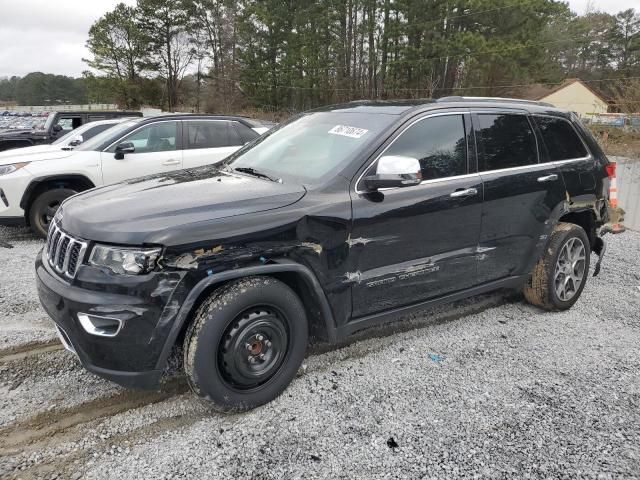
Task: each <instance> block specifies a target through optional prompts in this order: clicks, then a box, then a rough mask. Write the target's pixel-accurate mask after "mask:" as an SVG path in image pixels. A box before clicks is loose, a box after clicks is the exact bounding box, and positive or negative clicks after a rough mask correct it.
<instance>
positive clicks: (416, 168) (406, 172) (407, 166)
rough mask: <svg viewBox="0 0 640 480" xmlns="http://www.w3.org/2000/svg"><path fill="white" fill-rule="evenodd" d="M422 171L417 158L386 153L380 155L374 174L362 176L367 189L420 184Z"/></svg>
mask: <svg viewBox="0 0 640 480" xmlns="http://www.w3.org/2000/svg"><path fill="white" fill-rule="evenodd" d="M421 182H422V172H421V170H420V161H419V160H418V159H417V158H412V157H403V156H400V155H388V156H385V157H380V159H379V160H378V164H377V166H376V173H375V175H369V176H367V177H364V183H365V185H366V186H367V189H369V190H378V189H380V188H398V187H411V186H413V185H420V183H421Z"/></svg>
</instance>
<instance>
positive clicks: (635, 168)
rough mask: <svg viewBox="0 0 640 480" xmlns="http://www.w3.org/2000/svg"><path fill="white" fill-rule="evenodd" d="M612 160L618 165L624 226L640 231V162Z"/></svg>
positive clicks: (619, 202) (619, 199)
mask: <svg viewBox="0 0 640 480" xmlns="http://www.w3.org/2000/svg"><path fill="white" fill-rule="evenodd" d="M610 158H611V160H612V161H615V162H616V163H617V167H616V178H617V180H618V204H619V205H620V208H622V209H623V210H624V211H625V215H624V225H625V226H626V227H628V228H631V229H633V230H640V160H631V159H628V158H623V157H610Z"/></svg>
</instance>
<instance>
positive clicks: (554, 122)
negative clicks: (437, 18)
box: [10, 97, 614, 411]
mask: <svg viewBox="0 0 640 480" xmlns="http://www.w3.org/2000/svg"><path fill="white" fill-rule="evenodd" d="M209 120H210V121H209V122H208V121H207V119H205V118H195V117H194V118H188V119H185V118H184V117H167V118H164V119H162V120H161V121H159V120H158V121H154V122H149V123H145V122H142V121H141V122H137V123H130V124H123V125H122V127H120V126H118V127H115V128H125V129H126V131H125V132H123V135H121V136H120V137H119V139H118V140H117V141H112V140H108V141H107V140H105V139H104V138H101V139H98V137H96V138H94V139H93V140H92V141H89V142H86V143H85V144H83V145H82V146H80V147H79V149H80V150H82V152H78V154H74V156H73V157H70V158H69V159H68V161H67V164H69V162H71V158H76V159H84V158H85V155H89V157H90V158H91V161H89V160H87V161H86V166H85V167H83V168H85V169H86V171H87V172H89V170H90V167H89V164H91V165H94V168H95V171H96V172H98V171H100V173H99V174H98V173H96V176H98V177H100V181H101V182H102V183H104V184H106V183H115V182H116V181H118V180H119V179H121V177H120V171H121V170H120V168H121V166H122V165H126V166H127V168H131V169H135V168H142V165H143V164H148V165H149V167H148V168H149V169H152V168H154V169H155V170H156V171H158V173H157V174H155V175H151V176H146V177H142V178H136V179H131V180H125V181H122V182H121V183H118V184H115V185H111V186H106V187H103V188H99V189H93V190H90V191H88V192H84V193H81V194H79V195H75V196H74V197H73V198H70V199H68V200H66V201H65V202H64V203H63V204H62V206H60V208H59V209H58V210H57V212H56V213H55V215H54V218H53V221H52V222H53V223H52V225H51V228H50V229H49V235H48V238H47V242H46V246H45V247H44V249H43V251H42V252H41V254H40V255H38V258H37V260H36V273H37V282H38V291H39V295H40V299H41V302H42V304H43V306H44V308H45V310H46V311H47V312H48V313H49V315H50V316H51V318H52V319H53V320H54V322H55V324H56V327H57V329H58V333H59V334H60V338H61V340H62V342H63V343H64V345H65V346H66V348H67V349H69V350H70V351H72V352H74V353H75V354H76V355H77V356H78V357H79V359H80V361H81V362H82V363H83V365H84V366H85V367H86V368H87V369H88V370H90V371H92V372H95V373H96V374H98V375H100V376H102V377H105V378H108V379H111V380H113V381H115V382H118V383H120V384H122V385H125V386H132V387H153V386H155V385H156V384H157V382H158V381H159V379H160V377H161V375H162V372H163V371H164V369H165V366H166V363H167V359H168V358H169V355H170V354H171V352H172V351H173V350H174V348H175V347H180V346H181V347H183V351H184V368H185V372H186V375H187V378H188V381H189V383H190V385H191V387H192V389H193V391H194V392H195V393H196V394H198V395H200V396H202V397H205V398H206V399H208V400H210V401H211V402H212V403H213V405H214V407H216V408H218V409H220V410H224V411H238V410H245V409H249V408H253V407H256V406H258V405H261V404H264V403H266V402H268V401H270V400H272V399H274V398H275V397H277V396H278V395H279V394H280V393H281V392H282V391H283V390H284V389H285V388H286V387H287V385H288V384H289V382H290V381H291V380H292V379H293V378H294V376H295V374H296V372H297V370H298V368H299V366H300V363H301V362H302V360H303V358H304V355H305V351H306V348H307V344H308V342H309V340H310V338H312V339H322V340H325V341H328V342H338V341H342V340H344V339H346V338H347V337H349V336H350V335H351V334H353V333H354V332H357V331H360V330H362V329H365V328H367V327H371V326H374V325H378V324H380V323H381V322H388V321H389V320H390V319H392V318H394V317H396V316H398V315H401V314H406V313H409V312H411V311H414V310H416V309H420V308H424V307H426V306H429V305H436V304H440V303H444V302H449V301H452V300H457V299H461V298H465V297H468V296H471V295H476V294H479V293H483V292H487V291H490V290H494V289H499V288H519V289H523V291H524V294H525V297H526V299H527V300H528V301H529V302H531V303H532V304H534V305H537V306H539V307H541V308H544V309H549V310H564V309H568V308H570V307H571V306H572V305H573V304H574V303H575V302H576V301H577V300H578V298H579V297H580V294H581V292H582V290H583V288H584V286H585V283H586V281H587V278H588V274H589V266H590V255H591V252H595V253H596V254H598V255H599V260H598V265H597V266H596V269H595V271H596V273H597V271H598V270H599V267H600V262H601V261H602V256H603V254H604V250H605V248H604V241H603V239H602V238H601V235H599V233H601V228H602V226H603V225H604V223H605V222H606V221H607V201H608V192H609V184H610V181H609V177H610V176H611V175H612V174H613V167H614V166H613V165H612V164H610V163H609V161H608V160H607V158H606V157H605V155H604V153H603V152H602V150H601V149H600V147H599V146H598V144H597V143H596V142H595V140H594V139H593V137H592V136H591V135H590V134H589V133H588V132H587V131H586V130H585V128H584V127H583V126H582V125H581V124H580V122H579V121H578V120H577V118H576V117H575V116H574V115H573V114H570V113H568V112H564V111H561V110H558V109H555V108H552V107H551V106H549V105H546V104H541V103H535V102H521V101H513V100H504V99H502V100H499V99H498V100H497V99H465V98H460V97H453V98H446V99H442V100H440V101H434V102H410V101H407V102H400V101H398V102H355V103H349V104H345V105H338V106H332V107H327V108H324V109H318V110H314V111H311V112H308V113H306V114H303V115H300V116H298V117H296V118H295V119H293V120H291V121H290V122H288V123H286V124H285V125H282V126H280V127H279V128H277V129H273V130H271V131H269V132H267V133H266V134H265V135H263V136H261V137H260V138H258V139H256V140H255V141H254V142H252V143H251V144H250V145H247V146H245V147H244V148H241V149H240V150H238V151H237V152H235V153H233V154H232V155H230V156H229V157H228V159H227V160H225V161H224V162H221V163H218V164H214V165H211V163H212V162H211V161H210V160H211V158H212V157H211V154H210V153H208V152H207V153H206V156H207V159H208V160H209V161H204V159H203V158H202V156H201V155H200V153H204V152H203V151H202V150H200V148H201V147H205V146H211V143H210V141H211V139H212V138H214V137H215V138H220V136H223V138H226V140H223V142H226V143H225V144H226V145H228V146H227V147H219V148H223V149H224V148H227V149H228V150H224V151H222V150H221V151H220V156H221V157H222V156H223V155H227V154H228V153H229V151H230V150H231V149H235V148H237V147H238V145H239V144H240V143H241V142H244V141H245V140H249V139H250V138H249V136H251V135H249V133H250V132H249V130H250V129H249V128H248V125H246V124H244V123H243V122H242V120H241V119H239V118H232V117H228V118H216V119H209ZM125 125H127V126H126V127H125ZM214 125H216V126H220V125H224V129H222V130H217V129H216V130H215V133H214V130H213V129H214ZM244 127H247V128H244ZM143 129H144V130H146V131H143ZM223 132H224V133H223ZM244 135H247V136H246V137H245V136H244ZM237 144H238V145H237ZM89 152H90V153H89ZM179 152H181V153H182V154H180V153H179ZM192 154H193V156H191V155H192ZM135 155H140V157H138V158H136V159H135V161H134V157H135ZM89 157H87V158H89ZM122 162H125V163H122ZM35 163H36V166H34V167H33V168H37V164H38V162H35ZM41 163H45V162H41ZM80 163H83V161H81V162H80ZM196 164H204V166H201V167H197V168H187V169H184V170H177V169H178V168H179V167H180V166H182V167H193V166H195V165H196ZM31 168H32V167H31V165H29V166H25V167H24V168H23V169H21V170H20V171H22V170H26V169H31ZM20 171H15V172H13V173H11V174H10V175H13V177H14V178H15V179H18V178H20V176H21V175H20V173H19V172H20ZM28 175H33V173H32V172H29V173H28ZM87 175H89V173H87ZM93 178H95V177H93ZM24 183H26V181H24V182H23V184H24ZM69 193H71V192H69ZM422 380H423V379H421V381H422Z"/></svg>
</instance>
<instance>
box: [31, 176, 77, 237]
mask: <svg viewBox="0 0 640 480" xmlns="http://www.w3.org/2000/svg"><path fill="white" fill-rule="evenodd" d="M76 193H78V192H76V191H75V190H71V189H70V188H54V189H51V190H47V191H46V192H43V193H41V194H40V195H38V196H37V197H36V199H35V200H34V201H33V203H32V204H31V208H30V209H29V223H30V225H31V230H33V233H35V234H36V235H38V236H40V237H43V238H44V237H46V236H47V231H48V230H49V225H50V223H51V220H53V217H54V216H55V214H56V211H57V210H58V208H59V207H60V204H61V203H62V202H64V201H65V200H66V199H67V198H69V197H70V196H72V195H75V194H76Z"/></svg>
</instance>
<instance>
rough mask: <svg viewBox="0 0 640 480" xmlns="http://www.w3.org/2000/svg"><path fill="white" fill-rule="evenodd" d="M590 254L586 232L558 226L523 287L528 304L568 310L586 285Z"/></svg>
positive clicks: (579, 228)
mask: <svg viewBox="0 0 640 480" xmlns="http://www.w3.org/2000/svg"><path fill="white" fill-rule="evenodd" d="M590 254H591V247H590V243H589V238H588V237H587V234H586V232H585V231H584V230H583V229H582V228H581V227H580V226H578V225H574V224H572V223H559V224H558V225H557V226H556V228H555V229H554V230H553V232H552V233H551V238H550V240H549V244H548V246H547V248H546V250H545V252H544V254H543V255H542V257H541V258H540V260H538V263H536V266H535V267H534V268H533V271H532V272H531V275H530V277H529V280H528V282H527V284H526V285H525V287H524V296H525V298H526V299H527V301H528V302H529V303H531V304H533V305H536V306H538V307H540V308H544V309H545V310H567V309H569V308H571V307H572V306H573V304H574V303H575V302H576V301H577V300H578V298H579V297H580V294H581V293H582V290H583V289H584V286H585V284H586V283H587V277H588V275H589V260H590Z"/></svg>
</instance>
